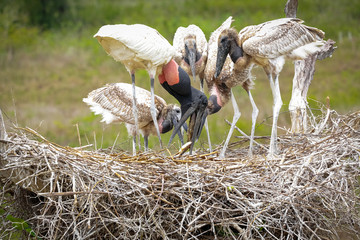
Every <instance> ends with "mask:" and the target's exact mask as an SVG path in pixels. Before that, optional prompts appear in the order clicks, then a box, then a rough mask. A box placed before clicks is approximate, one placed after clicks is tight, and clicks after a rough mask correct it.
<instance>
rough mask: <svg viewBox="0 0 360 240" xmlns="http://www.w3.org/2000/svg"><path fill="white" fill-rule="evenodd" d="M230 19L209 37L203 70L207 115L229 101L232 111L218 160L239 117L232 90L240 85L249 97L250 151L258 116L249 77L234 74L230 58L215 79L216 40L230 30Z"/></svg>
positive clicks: (221, 156)
mask: <svg viewBox="0 0 360 240" xmlns="http://www.w3.org/2000/svg"><path fill="white" fill-rule="evenodd" d="M232 21H233V20H232V17H229V18H228V19H227V20H226V21H225V22H224V23H223V24H222V25H221V26H220V27H219V28H218V29H216V30H215V31H214V32H213V33H212V34H211V36H210V39H209V47H208V56H209V58H208V61H207V64H206V68H205V79H206V82H207V85H208V89H209V92H210V98H209V113H210V114H213V113H216V112H218V111H219V110H220V109H221V108H222V107H223V106H224V105H225V104H226V103H227V102H228V101H229V100H230V99H231V102H232V105H233V109H234V116H233V120H232V123H231V127H230V131H229V133H228V136H227V138H226V140H225V143H224V145H223V148H222V150H221V151H220V154H219V158H224V157H225V151H226V149H227V146H228V144H229V141H230V138H231V135H232V133H233V131H234V128H235V125H236V122H237V121H238V119H239V118H240V116H241V113H240V111H239V108H238V106H237V103H236V100H235V98H234V95H233V93H232V90H231V89H232V88H233V87H235V86H237V85H241V86H242V87H243V88H244V89H245V90H246V92H247V93H248V95H249V98H250V102H251V104H252V106H253V124H252V126H253V127H252V131H251V138H250V149H249V153H250V154H251V153H252V151H251V148H252V144H253V136H254V129H255V122H256V117H257V114H258V110H257V107H256V105H255V103H254V101H253V99H252V96H251V93H250V88H251V86H252V85H253V82H252V78H251V76H250V75H245V76H244V75H240V74H237V72H234V63H233V62H232V61H231V58H230V56H229V55H228V56H226V59H225V62H224V65H223V68H222V71H221V73H220V75H219V76H217V77H216V78H215V76H214V75H215V73H216V57H217V53H218V39H219V36H220V34H221V33H222V31H223V30H225V29H228V28H230V26H231V23H232Z"/></svg>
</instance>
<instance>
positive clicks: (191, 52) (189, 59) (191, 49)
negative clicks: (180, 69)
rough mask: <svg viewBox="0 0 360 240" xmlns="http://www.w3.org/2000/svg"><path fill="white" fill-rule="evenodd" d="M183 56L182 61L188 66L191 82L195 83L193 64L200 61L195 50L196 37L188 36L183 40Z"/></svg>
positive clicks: (198, 54)
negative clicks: (191, 76) (191, 77)
mask: <svg viewBox="0 0 360 240" xmlns="http://www.w3.org/2000/svg"><path fill="white" fill-rule="evenodd" d="M184 42H185V56H184V61H185V62H186V63H187V64H189V65H190V68H191V73H192V75H193V80H194V81H195V76H196V69H195V63H196V62H197V61H198V60H199V59H200V53H198V51H197V48H196V36H195V35H188V36H187V37H186V38H185V40H184Z"/></svg>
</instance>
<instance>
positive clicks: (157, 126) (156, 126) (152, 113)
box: [150, 76, 163, 148]
mask: <svg viewBox="0 0 360 240" xmlns="http://www.w3.org/2000/svg"><path fill="white" fill-rule="evenodd" d="M150 81H151V108H150V110H151V117H152V119H153V122H154V125H155V128H156V133H157V135H158V138H159V142H160V148H163V144H162V141H161V136H160V130H159V125H158V124H156V123H157V118H156V109H155V94H154V77H153V76H150Z"/></svg>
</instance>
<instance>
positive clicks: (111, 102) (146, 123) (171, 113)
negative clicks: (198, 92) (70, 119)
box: [83, 83, 181, 151]
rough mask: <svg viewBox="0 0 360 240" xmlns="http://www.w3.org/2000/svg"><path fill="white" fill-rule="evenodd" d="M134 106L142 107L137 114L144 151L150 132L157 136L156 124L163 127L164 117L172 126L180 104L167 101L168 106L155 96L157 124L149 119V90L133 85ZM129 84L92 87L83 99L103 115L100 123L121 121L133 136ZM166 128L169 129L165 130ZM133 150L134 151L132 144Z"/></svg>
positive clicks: (94, 110)
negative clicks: (134, 92) (134, 94)
mask: <svg viewBox="0 0 360 240" xmlns="http://www.w3.org/2000/svg"><path fill="white" fill-rule="evenodd" d="M136 93H137V106H136V107H137V108H139V109H141V111H139V114H138V127H139V130H140V133H141V134H142V135H143V136H144V140H145V150H147V147H148V146H147V141H148V136H149V135H150V134H153V135H156V127H155V126H156V125H157V126H158V127H159V128H160V130H163V129H162V124H163V123H164V121H165V120H168V121H170V122H168V123H171V127H172V126H173V125H172V124H174V120H175V122H178V121H179V120H180V117H181V110H180V107H178V106H176V105H173V104H170V105H167V104H166V102H165V100H164V99H162V98H161V97H159V96H156V95H155V107H156V119H157V120H156V124H154V121H153V119H152V116H151V113H150V108H151V93H150V92H149V91H147V90H145V89H143V88H140V87H136ZM132 98H133V95H132V85H131V84H127V83H114V84H108V85H106V86H104V87H102V88H98V89H95V90H93V91H92V92H90V93H89V94H88V97H87V98H84V99H83V101H84V102H85V103H87V104H88V105H89V106H90V110H91V111H93V112H94V113H95V114H96V115H102V122H105V123H107V124H110V123H113V122H124V123H125V124H126V127H127V129H128V133H129V134H130V135H132V136H134V137H135V136H136V131H135V119H134V116H133V114H132V113H133V106H132ZM168 130H169V129H168ZM133 148H134V149H133V151H136V149H135V145H133Z"/></svg>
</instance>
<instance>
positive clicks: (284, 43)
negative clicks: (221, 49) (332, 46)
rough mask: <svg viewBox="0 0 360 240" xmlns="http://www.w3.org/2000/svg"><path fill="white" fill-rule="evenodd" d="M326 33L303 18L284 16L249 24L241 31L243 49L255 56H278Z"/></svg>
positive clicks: (288, 52)
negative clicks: (305, 22)
mask: <svg viewBox="0 0 360 240" xmlns="http://www.w3.org/2000/svg"><path fill="white" fill-rule="evenodd" d="M323 37H324V33H323V32H322V31H321V30H319V29H316V28H313V27H308V26H305V25H303V24H302V20H300V19H294V18H282V19H277V20H273V21H269V22H265V23H262V24H259V25H255V26H248V27H246V28H244V29H242V30H241V31H240V33H239V38H240V42H241V44H242V47H243V50H244V51H245V52H246V53H247V54H249V55H251V56H253V57H262V58H277V57H279V56H282V55H287V54H290V53H291V52H292V51H293V50H294V49H296V48H299V47H301V46H303V45H305V44H308V43H311V42H315V41H317V40H321V39H322V38H323Z"/></svg>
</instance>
